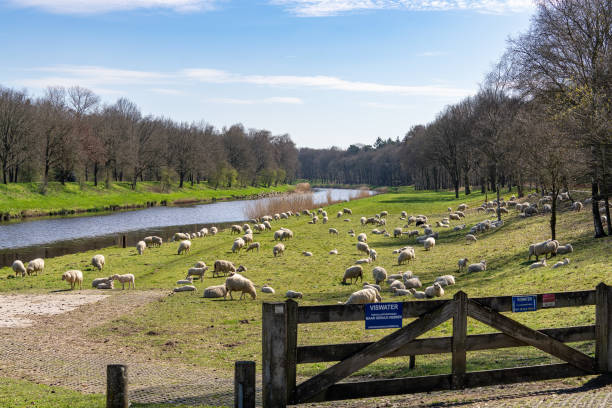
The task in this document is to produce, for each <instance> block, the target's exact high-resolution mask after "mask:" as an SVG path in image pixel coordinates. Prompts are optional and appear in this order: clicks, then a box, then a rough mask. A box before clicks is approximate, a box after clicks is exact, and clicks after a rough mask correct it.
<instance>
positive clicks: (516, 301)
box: [512, 295, 538, 313]
mask: <svg viewBox="0 0 612 408" xmlns="http://www.w3.org/2000/svg"><path fill="white" fill-rule="evenodd" d="M537 309H538V297H537V296H536V295H526V296H512V312H513V313H518V312H535V311H536V310H537Z"/></svg>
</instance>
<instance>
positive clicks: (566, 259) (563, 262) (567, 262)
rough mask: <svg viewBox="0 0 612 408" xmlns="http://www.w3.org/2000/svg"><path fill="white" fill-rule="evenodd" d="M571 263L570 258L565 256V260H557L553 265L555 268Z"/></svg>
mask: <svg viewBox="0 0 612 408" xmlns="http://www.w3.org/2000/svg"><path fill="white" fill-rule="evenodd" d="M569 263H570V260H569V258H563V260H562V261H559V262H557V263H556V264H554V265H553V266H552V267H553V268H560V267H562V266H565V265H569Z"/></svg>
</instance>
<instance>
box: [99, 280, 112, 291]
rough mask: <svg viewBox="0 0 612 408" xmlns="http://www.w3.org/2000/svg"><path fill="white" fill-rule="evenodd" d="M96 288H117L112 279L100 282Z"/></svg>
mask: <svg viewBox="0 0 612 408" xmlns="http://www.w3.org/2000/svg"><path fill="white" fill-rule="evenodd" d="M96 289H115V285H114V284H113V281H112V280H109V281H107V282H100V283H98V286H96Z"/></svg>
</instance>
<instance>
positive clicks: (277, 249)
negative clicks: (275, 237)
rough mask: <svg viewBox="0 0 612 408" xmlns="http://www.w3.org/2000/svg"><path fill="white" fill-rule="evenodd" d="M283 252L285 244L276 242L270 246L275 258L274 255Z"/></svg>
mask: <svg viewBox="0 0 612 408" xmlns="http://www.w3.org/2000/svg"><path fill="white" fill-rule="evenodd" d="M284 252H285V245H283V244H281V243H278V244H276V245H274V248H272V253H273V254H274V257H275V258H276V256H277V255H278V256H280V255H282V254H283V253H284Z"/></svg>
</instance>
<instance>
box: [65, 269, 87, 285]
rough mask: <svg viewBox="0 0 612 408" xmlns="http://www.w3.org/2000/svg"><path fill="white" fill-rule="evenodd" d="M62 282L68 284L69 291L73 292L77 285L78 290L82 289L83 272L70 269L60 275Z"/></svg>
mask: <svg viewBox="0 0 612 408" xmlns="http://www.w3.org/2000/svg"><path fill="white" fill-rule="evenodd" d="M62 280H63V281H66V282H68V283H69V284H70V290H74V288H75V287H76V285H77V284H78V285H79V290H81V289H82V288H83V272H81V271H79V270H75V269H71V270H69V271H66V272H64V273H63V274H62Z"/></svg>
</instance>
